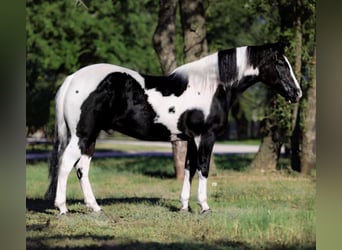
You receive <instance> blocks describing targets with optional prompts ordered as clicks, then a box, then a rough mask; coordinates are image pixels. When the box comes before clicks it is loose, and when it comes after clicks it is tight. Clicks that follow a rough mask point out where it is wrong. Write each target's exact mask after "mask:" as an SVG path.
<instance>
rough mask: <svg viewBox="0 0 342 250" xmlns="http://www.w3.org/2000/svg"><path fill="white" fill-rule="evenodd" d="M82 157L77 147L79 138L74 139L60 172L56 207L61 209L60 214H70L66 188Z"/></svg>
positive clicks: (64, 156) (63, 157) (65, 152)
mask: <svg viewBox="0 0 342 250" xmlns="http://www.w3.org/2000/svg"><path fill="white" fill-rule="evenodd" d="M80 155H81V153H80V150H79V148H78V145H77V138H72V139H71V140H70V142H69V144H68V146H67V147H66V149H65V151H64V153H63V156H62V159H61V166H60V169H59V172H58V181H57V191H56V198H55V206H56V207H57V208H58V209H59V211H60V214H65V213H67V212H68V209H67V207H66V187H67V181H68V176H69V173H70V171H71V169H72V168H73V166H74V164H75V162H76V161H77V160H78V158H79V157H80Z"/></svg>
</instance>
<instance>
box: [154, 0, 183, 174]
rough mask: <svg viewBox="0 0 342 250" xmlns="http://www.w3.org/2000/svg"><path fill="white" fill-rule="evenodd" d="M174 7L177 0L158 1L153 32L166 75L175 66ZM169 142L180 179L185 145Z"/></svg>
mask: <svg viewBox="0 0 342 250" xmlns="http://www.w3.org/2000/svg"><path fill="white" fill-rule="evenodd" d="M176 9H177V0H170V1H168V0H160V1H159V18H158V25H157V28H156V30H155V31H154V34H153V46H154V49H155V51H156V52H157V55H158V57H159V61H160V66H161V69H162V71H163V73H164V75H167V74H168V73H170V72H171V71H172V70H174V69H175V68H176V67H177V61H176ZM171 143H172V152H173V162H174V167H175V174H176V178H177V179H179V180H182V179H183V177H184V166H185V158H186V145H185V147H181V146H179V144H180V143H181V141H173V142H171Z"/></svg>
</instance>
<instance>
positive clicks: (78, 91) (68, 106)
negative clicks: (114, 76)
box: [56, 63, 144, 134]
mask: <svg viewBox="0 0 342 250" xmlns="http://www.w3.org/2000/svg"><path fill="white" fill-rule="evenodd" d="M114 72H121V73H126V74H128V75H130V76H132V77H133V78H134V79H135V80H136V81H137V82H139V84H141V85H143V84H144V79H143V77H142V76H141V75H140V74H139V73H137V72H136V71H134V70H131V69H127V68H124V67H121V66H117V65H113V64H106V63H99V64H93V65H89V66H86V67H83V68H81V69H79V70H78V71H76V72H75V73H73V74H71V75H69V76H68V77H67V78H66V79H65V81H64V83H63V84H62V86H61V87H60V89H59V91H58V93H57V96H56V108H57V109H59V110H60V111H61V112H62V113H63V116H64V119H65V120H66V122H67V124H68V127H69V129H70V132H71V133H72V134H74V133H75V128H76V126H77V123H78V121H79V117H80V114H81V106H82V104H83V102H84V101H85V100H86V99H87V98H88V96H89V95H90V94H91V93H92V92H93V91H94V90H96V88H97V87H98V86H99V84H100V83H101V82H102V81H103V80H104V79H105V78H106V76H108V75H109V74H111V73H114Z"/></svg>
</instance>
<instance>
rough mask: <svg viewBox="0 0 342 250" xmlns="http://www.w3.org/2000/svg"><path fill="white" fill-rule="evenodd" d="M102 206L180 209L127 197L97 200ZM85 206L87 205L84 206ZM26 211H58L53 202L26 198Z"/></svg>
mask: <svg viewBox="0 0 342 250" xmlns="http://www.w3.org/2000/svg"><path fill="white" fill-rule="evenodd" d="M96 200H97V202H98V204H99V205H100V206H107V205H113V204H125V203H126V204H140V203H143V204H148V205H151V206H161V207H165V208H167V209H168V210H169V211H171V212H178V211H179V208H178V207H176V206H173V205H171V204H169V202H168V200H165V199H161V198H154V197H152V198H146V197H127V198H104V199H96ZM67 204H68V206H71V205H75V204H82V205H83V204H84V201H83V200H81V199H68V200H67ZM84 206H85V205H84ZM26 209H27V211H31V212H38V213H46V214H53V212H52V211H50V210H51V209H56V211H57V208H55V207H54V206H53V202H52V201H48V200H44V199H30V198H26ZM69 213H71V214H72V213H79V211H75V210H72V209H69Z"/></svg>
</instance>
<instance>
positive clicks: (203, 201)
mask: <svg viewBox="0 0 342 250" xmlns="http://www.w3.org/2000/svg"><path fill="white" fill-rule="evenodd" d="M214 142H215V135H214V133H210V132H208V133H206V134H203V135H202V136H201V137H200V140H199V147H198V180H199V182H198V194H197V202H198V204H199V205H200V206H201V213H202V214H203V213H207V212H209V211H210V208H209V205H208V202H207V200H208V196H207V182H208V176H209V167H210V157H211V154H212V151H213V146H214Z"/></svg>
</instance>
